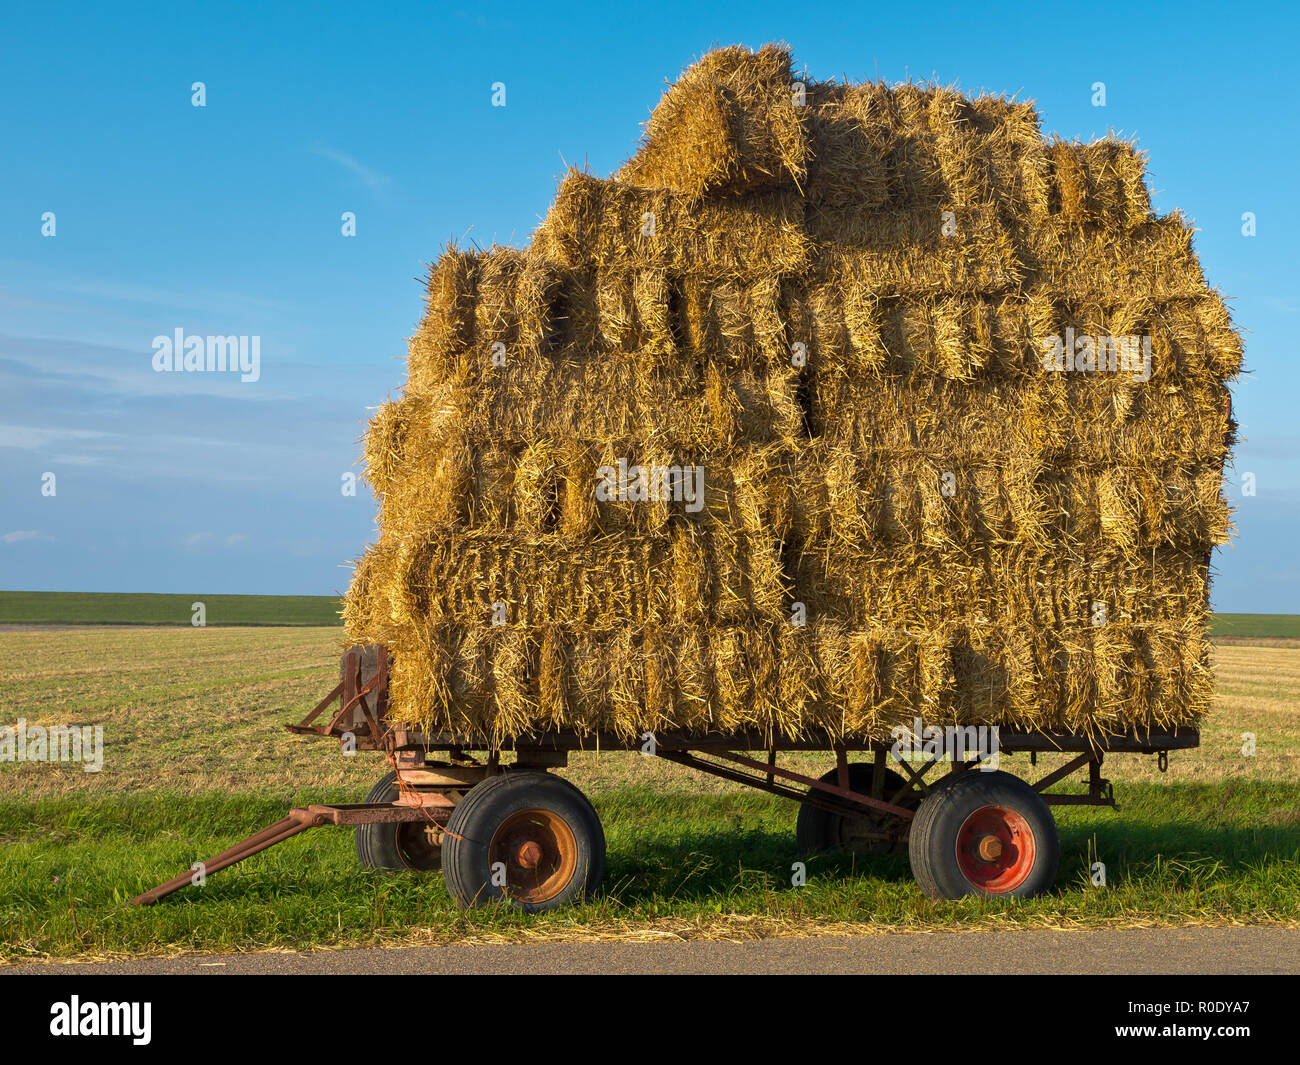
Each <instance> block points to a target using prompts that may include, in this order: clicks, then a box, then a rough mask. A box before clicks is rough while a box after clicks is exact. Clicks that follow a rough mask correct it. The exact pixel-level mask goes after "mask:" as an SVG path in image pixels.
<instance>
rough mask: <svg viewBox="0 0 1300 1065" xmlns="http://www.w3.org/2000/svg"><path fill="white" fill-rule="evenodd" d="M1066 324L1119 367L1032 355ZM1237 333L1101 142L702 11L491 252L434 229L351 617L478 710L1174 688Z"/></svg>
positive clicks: (758, 726) (1031, 712) (471, 721)
mask: <svg viewBox="0 0 1300 1065" xmlns="http://www.w3.org/2000/svg"><path fill="white" fill-rule="evenodd" d="M1085 336H1087V337H1130V336H1132V337H1137V338H1149V340H1150V352H1151V361H1150V366H1149V374H1147V373H1143V372H1141V371H1140V370H1132V369H1131V370H1128V371H1120V372H1115V371H1106V370H1100V371H1088V370H1087V369H1086V368H1085V369H1082V370H1070V369H1067V370H1064V371H1058V370H1055V369H1050V368H1047V367H1046V365H1045V352H1049V351H1050V350H1051V349H1050V346H1049V338H1051V337H1058V338H1067V339H1069V340H1075V339H1077V338H1080V337H1085ZM1064 342H1065V339H1063V340H1062V343H1064ZM1085 353H1086V349H1085ZM1125 354H1127V352H1125ZM1105 357H1106V356H1105V354H1104V352H1103V355H1102V358H1103V361H1104V359H1105ZM1240 362H1241V343H1240V339H1239V337H1238V336H1237V334H1236V333H1235V332H1234V330H1233V327H1232V323H1231V321H1230V318H1229V315H1228V312H1227V310H1226V308H1225V306H1224V303H1223V300H1222V299H1221V298H1220V297H1219V296H1218V295H1217V294H1216V293H1215V292H1214V291H1213V290H1211V289H1210V288H1209V287H1208V286H1207V284H1206V282H1205V279H1204V276H1203V275H1202V272H1201V269H1200V267H1199V264H1198V262H1197V259H1196V256H1195V254H1194V253H1193V250H1192V240H1191V229H1190V228H1189V226H1188V224H1187V223H1186V222H1185V221H1184V220H1183V218H1181V217H1180V216H1178V215H1176V214H1175V215H1169V216H1166V217H1162V218H1157V217H1155V216H1153V215H1152V213H1151V208H1150V202H1149V197H1148V193H1147V188H1146V183H1145V177H1144V166H1143V160H1142V158H1141V156H1140V155H1139V154H1138V153H1137V152H1136V151H1135V150H1134V149H1133V148H1132V147H1131V146H1130V145H1129V144H1126V143H1122V142H1119V141H1116V140H1105V141H1102V142H1100V143H1096V144H1091V145H1079V144H1068V143H1062V142H1059V141H1056V142H1046V141H1044V139H1043V138H1042V136H1041V134H1040V131H1039V121H1038V116H1037V114H1036V112H1035V110H1034V108H1033V107H1032V106H1031V105H1029V104H1025V103H1016V102H1011V101H1007V100H1004V99H1001V98H993V97H982V98H979V99H968V98H965V97H963V96H961V95H960V94H958V93H956V92H953V91H951V90H948V89H943V88H924V87H918V86H915V85H902V86H897V87H893V88H891V87H887V86H885V85H881V84H864V85H844V84H837V83H814V82H808V83H802V82H800V81H799V80H798V79H797V78H796V77H795V76H794V75H793V74H792V71H791V61H790V56H789V53H788V52H787V51H786V50H784V49H783V48H778V47H774V46H768V47H765V48H762V49H761V50H759V51H758V52H756V53H753V52H750V51H748V50H746V49H743V48H728V49H723V50H721V51H716V52H713V53H711V54H709V55H707V56H705V57H704V58H703V59H701V60H700V61H699V62H698V63H697V64H695V65H694V66H693V67H691V68H690V69H689V70H687V71H686V72H685V73H684V74H683V75H682V77H681V79H680V80H679V81H678V82H677V83H676V84H675V85H674V86H672V87H671V88H669V90H668V91H667V92H666V93H665V95H664V97H663V99H662V101H661V102H660V104H659V105H658V107H657V108H656V109H655V111H654V113H653V115H652V117H651V119H650V121H649V123H648V124H647V127H646V132H645V136H644V138H643V143H642V146H641V148H640V150H639V151H638V152H637V154H636V156H635V157H634V158H633V159H632V160H631V161H630V162H629V163H627V165H626V166H625V167H624V168H623V169H622V170H621V171H619V172H618V173H617V174H616V175H615V176H614V177H613V178H612V179H608V180H602V179H599V178H596V177H594V176H592V175H590V174H587V173H578V172H572V173H569V174H568V175H567V176H566V177H565V178H564V179H563V181H562V182H561V184H560V187H559V191H558V194H557V197H556V201H555V203H554V204H553V206H552V207H551V209H550V211H549V212H548V214H547V216H546V218H545V220H544V221H543V223H542V224H541V226H540V227H539V229H538V230H537V232H536V234H535V236H534V239H533V241H532V244H531V246H530V247H529V248H528V249H527V250H523V251H521V250H516V249H513V248H500V247H494V248H491V249H488V250H486V251H481V250H474V251H463V250H459V249H456V248H450V249H448V250H447V251H446V252H445V254H443V255H442V257H441V258H440V259H439V260H438V261H437V263H436V264H435V265H434V266H433V268H432V270H431V273H430V277H429V289H428V312H427V314H426V316H425V318H424V320H423V322H422V323H421V325H420V328H419V332H418V333H417V334H416V336H415V337H413V338H412V340H411V345H410V361H409V381H408V385H407V388H406V392H405V394H404V395H403V396H402V397H401V398H399V399H398V400H396V401H395V402H391V403H388V404H386V405H385V406H383V407H381V408H380V410H379V412H378V414H377V415H376V417H375V418H374V421H373V423H372V425H371V427H370V431H369V434H368V436H367V439H366V462H367V466H368V477H369V479H370V480H371V482H372V484H373V486H374V488H375V491H376V493H377V496H378V499H379V508H380V520H379V524H380V528H381V535H380V538H379V542H378V543H377V544H376V545H375V546H374V547H372V548H371V549H370V550H369V551H368V552H367V554H366V555H365V556H364V557H363V558H362V559H361V561H360V562H359V564H358V566H357V570H356V573H355V577H354V580H353V584H352V588H351V590H350V592H349V595H348V599H347V604H346V611H345V618H346V623H347V630H348V635H349V638H350V639H351V640H352V641H353V642H355V643H372V642H378V643H384V644H386V645H388V647H389V648H390V649H391V650H392V651H393V654H394V667H393V674H392V680H391V685H392V687H391V691H392V701H393V705H394V707H395V713H396V714H397V715H398V716H400V717H402V718H404V719H406V720H407V721H409V722H410V723H411V724H413V725H415V726H418V727H423V728H426V729H430V730H433V731H446V732H454V733H459V734H464V735H467V736H469V737H472V738H473V739H475V740H476V741H480V742H484V743H487V744H498V743H501V742H502V741H504V740H506V739H508V738H512V737H515V736H519V735H527V734H535V733H538V732H542V731H553V730H561V729H563V730H573V731H576V732H578V733H581V734H594V733H596V732H599V731H611V732H615V733H618V734H620V735H623V736H628V737H630V736H634V735H637V734H640V733H641V732H643V731H644V730H646V729H654V730H660V731H664V730H674V731H676V730H682V731H689V732H693V733H706V732H708V733H717V732H738V731H747V732H754V733H760V734H763V735H768V736H772V735H786V736H804V737H817V738H825V739H837V738H840V737H864V736H870V737H876V738H881V737H884V736H887V735H888V734H889V729H890V728H891V727H892V726H894V725H897V724H910V723H911V722H912V720H913V718H914V717H915V716H921V717H923V718H924V719H925V720H926V722H927V723H936V724H946V723H963V724H978V723H998V724H1001V725H1004V726H1018V727H1021V728H1041V729H1059V730H1072V731H1082V732H1086V733H1091V734H1096V733H1100V732H1120V731H1127V730H1129V729H1131V728H1135V727H1136V728H1139V729H1141V728H1144V727H1150V726H1164V727H1168V726H1173V725H1189V724H1194V723H1195V722H1196V721H1197V720H1198V719H1199V718H1200V716H1201V715H1202V714H1203V713H1204V712H1205V710H1206V709H1207V707H1208V704H1209V699H1210V691H1211V676H1210V672H1209V669H1208V663H1207V649H1206V624H1207V609H1208V584H1209V559H1210V553H1211V550H1212V547H1213V545H1214V544H1216V543H1220V542H1222V541H1223V540H1224V539H1225V537H1226V536H1227V532H1228V527H1229V526H1228V510H1227V507H1226V504H1225V502H1224V500H1223V498H1222V495H1221V491H1220V484H1221V477H1222V469H1223V464H1224V462H1225V459H1226V458H1227V457H1228V454H1229V450H1230V447H1231V442H1232V432H1233V425H1232V421H1231V414H1230V406H1229V390H1228V382H1229V381H1230V380H1231V379H1232V378H1233V377H1234V376H1235V375H1236V374H1237V372H1238V370H1239V368H1240ZM1084 365H1085V367H1086V363H1085V364H1084ZM1132 365H1133V366H1134V367H1136V366H1137V362H1136V361H1134V363H1133V364H1132ZM1144 377H1145V378H1146V379H1143V378H1144ZM620 462H621V463H623V464H624V468H627V467H631V468H635V467H637V466H641V467H646V468H668V467H679V468H686V469H687V472H688V474H689V472H690V469H691V468H701V467H702V469H703V478H704V492H703V497H702V499H699V500H694V501H693V500H692V499H691V498H690V495H689V492H679V493H677V496H678V497H677V498H662V495H663V493H659V495H660V498H649V499H642V498H636V497H637V495H638V493H637V491H636V487H637V485H636V482H635V481H633V483H632V486H631V491H630V492H628V493H626V496H628V497H620V496H618V495H617V494H615V495H614V496H613V497H611V496H610V494H609V493H608V492H603V493H602V492H598V491H597V486H598V485H599V484H601V483H602V478H603V477H604V476H605V475H607V474H608V469H607V468H614V469H619V468H620ZM684 483H685V485H686V486H687V487H689V486H690V483H691V482H690V481H689V479H687V480H686V481H685V482H684ZM652 495H653V493H652ZM629 497H630V498H629Z"/></svg>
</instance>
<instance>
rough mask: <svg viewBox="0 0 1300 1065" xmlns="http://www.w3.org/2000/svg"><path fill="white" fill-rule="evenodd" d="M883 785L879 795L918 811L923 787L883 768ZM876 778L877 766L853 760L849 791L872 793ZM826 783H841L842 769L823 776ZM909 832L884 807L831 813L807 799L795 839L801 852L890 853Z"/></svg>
mask: <svg viewBox="0 0 1300 1065" xmlns="http://www.w3.org/2000/svg"><path fill="white" fill-rule="evenodd" d="M884 775H885V781H884V785H885V786H884V788H883V789H882V791H881V795H880V798H882V799H884V800H885V801H886V802H888V803H891V804H892V805H894V806H901V807H903V808H904V809H907V810H915V809H917V808H918V807H919V806H920V805H921V800H922V798H923V797H924V793H923V792H922V790H921V788H920V786H919V785H918V784H917V783H916V782H915V781H911V780H904V779H903V777H902V776H900V775H899V774H898V773H896V772H895V771H894V770H892V769H886V770H885V771H884ZM874 777H875V766H874V765H872V763H870V762H853V763H851V764H850V765H849V790H850V791H857V792H861V793H862V794H863V795H870V794H871V788H872V783H873V780H874ZM820 779H821V780H822V782H823V783H825V784H838V783H839V772H838V770H835V769H832V770H831V771H830V772H829V773H827V774H826V775H825V776H823V777H821V778H820ZM808 796H809V798H814V797H822V798H831V797H832V796H830V794H829V793H827V792H822V791H818V790H817V789H816V788H809V789H808ZM906 835H907V825H906V824H904V823H902V822H901V821H900V819H899V818H897V817H895V816H894V815H893V814H890V813H888V812H886V811H884V810H864V811H863V812H862V813H856V814H842V813H831V812H830V811H829V810H823V809H820V808H818V807H816V806H811V805H809V804H808V803H807V802H804V803H802V804H801V805H800V807H799V817H798V820H797V821H796V822H795V842H796V844H797V846H798V848H799V853H800V854H802V855H813V854H823V853H825V852H827V851H850V852H852V853H854V854H888V853H890V852H891V851H895V850H897V849H898V848H899V847H900V846H901V845H902V843H903V840H904V839H905V838H906Z"/></svg>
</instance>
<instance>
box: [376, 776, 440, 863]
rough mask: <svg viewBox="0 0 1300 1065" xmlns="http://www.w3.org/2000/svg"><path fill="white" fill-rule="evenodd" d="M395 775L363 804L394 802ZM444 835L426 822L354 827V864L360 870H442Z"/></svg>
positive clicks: (378, 786) (395, 794)
mask: <svg viewBox="0 0 1300 1065" xmlns="http://www.w3.org/2000/svg"><path fill="white" fill-rule="evenodd" d="M397 797H398V788H397V774H396V773H389V774H387V775H386V776H385V777H383V779H381V780H380V781H379V783H378V784H376V785H375V786H374V787H373V788H371V789H370V794H369V795H367V796H366V802H396V801H397ZM442 839H443V831H442V828H441V827H439V826H438V825H435V824H433V823H432V822H430V821H428V820H423V821H398V822H389V823H387V824H372V825H357V828H356V842H357V861H359V862H360V863H361V867H362V868H363V869H390V870H398V869H412V870H415V871H416V872H430V871H432V870H436V869H439V868H441V866H442Z"/></svg>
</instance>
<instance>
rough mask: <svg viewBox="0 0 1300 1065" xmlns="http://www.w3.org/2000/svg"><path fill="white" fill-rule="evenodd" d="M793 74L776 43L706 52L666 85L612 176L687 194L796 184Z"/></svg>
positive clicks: (799, 134) (803, 147)
mask: <svg viewBox="0 0 1300 1065" xmlns="http://www.w3.org/2000/svg"><path fill="white" fill-rule="evenodd" d="M793 80H794V79H793V77H792V75H791V71H790V52H789V49H787V48H784V47H781V46H778V45H770V44H769V45H765V46H764V47H762V48H760V49H759V50H758V51H757V52H751V51H750V50H749V49H747V48H744V47H742V46H736V47H733V48H721V49H718V50H717V51H714V52H710V53H708V54H707V55H705V56H704V57H702V58H701V59H700V60H699V62H697V63H695V64H693V65H692V66H690V67H688V68H687V69H686V70H685V71H683V72H682V75H681V77H680V78H678V80H677V82H676V83H675V84H674V85H672V86H671V87H670V88H669V89H668V91H667V92H665V93H664V95H663V99H662V100H660V101H659V103H658V105H657V106H656V107H655V109H654V111H653V113H652V114H651V115H650V121H649V122H647V123H646V128H645V134H644V136H643V137H642V141H641V147H640V149H639V150H638V151H637V154H636V155H634V156H633V157H632V158H631V159H630V160H629V161H628V162H627V164H626V165H625V166H624V167H623V169H622V170H621V171H619V173H618V174H617V175H616V176H617V178H618V180H620V181H626V182H627V183H628V184H631V185H637V186H640V187H643V188H657V189H668V190H669V191H671V192H674V193H676V194H678V195H681V196H683V197H685V198H686V199H688V200H699V199H701V198H703V197H705V196H707V195H711V194H716V193H719V192H727V193H732V194H734V193H744V192H752V191H754V190H756V189H769V188H774V187H781V186H790V187H798V186H799V185H801V184H802V182H803V179H804V175H805V172H806V170H807V155H808V144H807V138H806V136H805V133H804V129H803V123H802V121H801V119H802V115H801V108H799V107H796V106H795V103H794V99H793V95H792V91H793V86H792V82H793Z"/></svg>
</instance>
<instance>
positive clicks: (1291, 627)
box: [1210, 614, 1300, 640]
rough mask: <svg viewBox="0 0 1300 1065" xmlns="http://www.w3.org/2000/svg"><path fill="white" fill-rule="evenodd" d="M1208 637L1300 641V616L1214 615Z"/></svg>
mask: <svg viewBox="0 0 1300 1065" xmlns="http://www.w3.org/2000/svg"><path fill="white" fill-rule="evenodd" d="M1210 635H1211V636H1252V637H1265V638H1268V637H1271V638H1274V639H1292V640H1294V639H1300V614H1215V615H1214V618H1213V619H1212V620H1211V622H1210Z"/></svg>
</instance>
